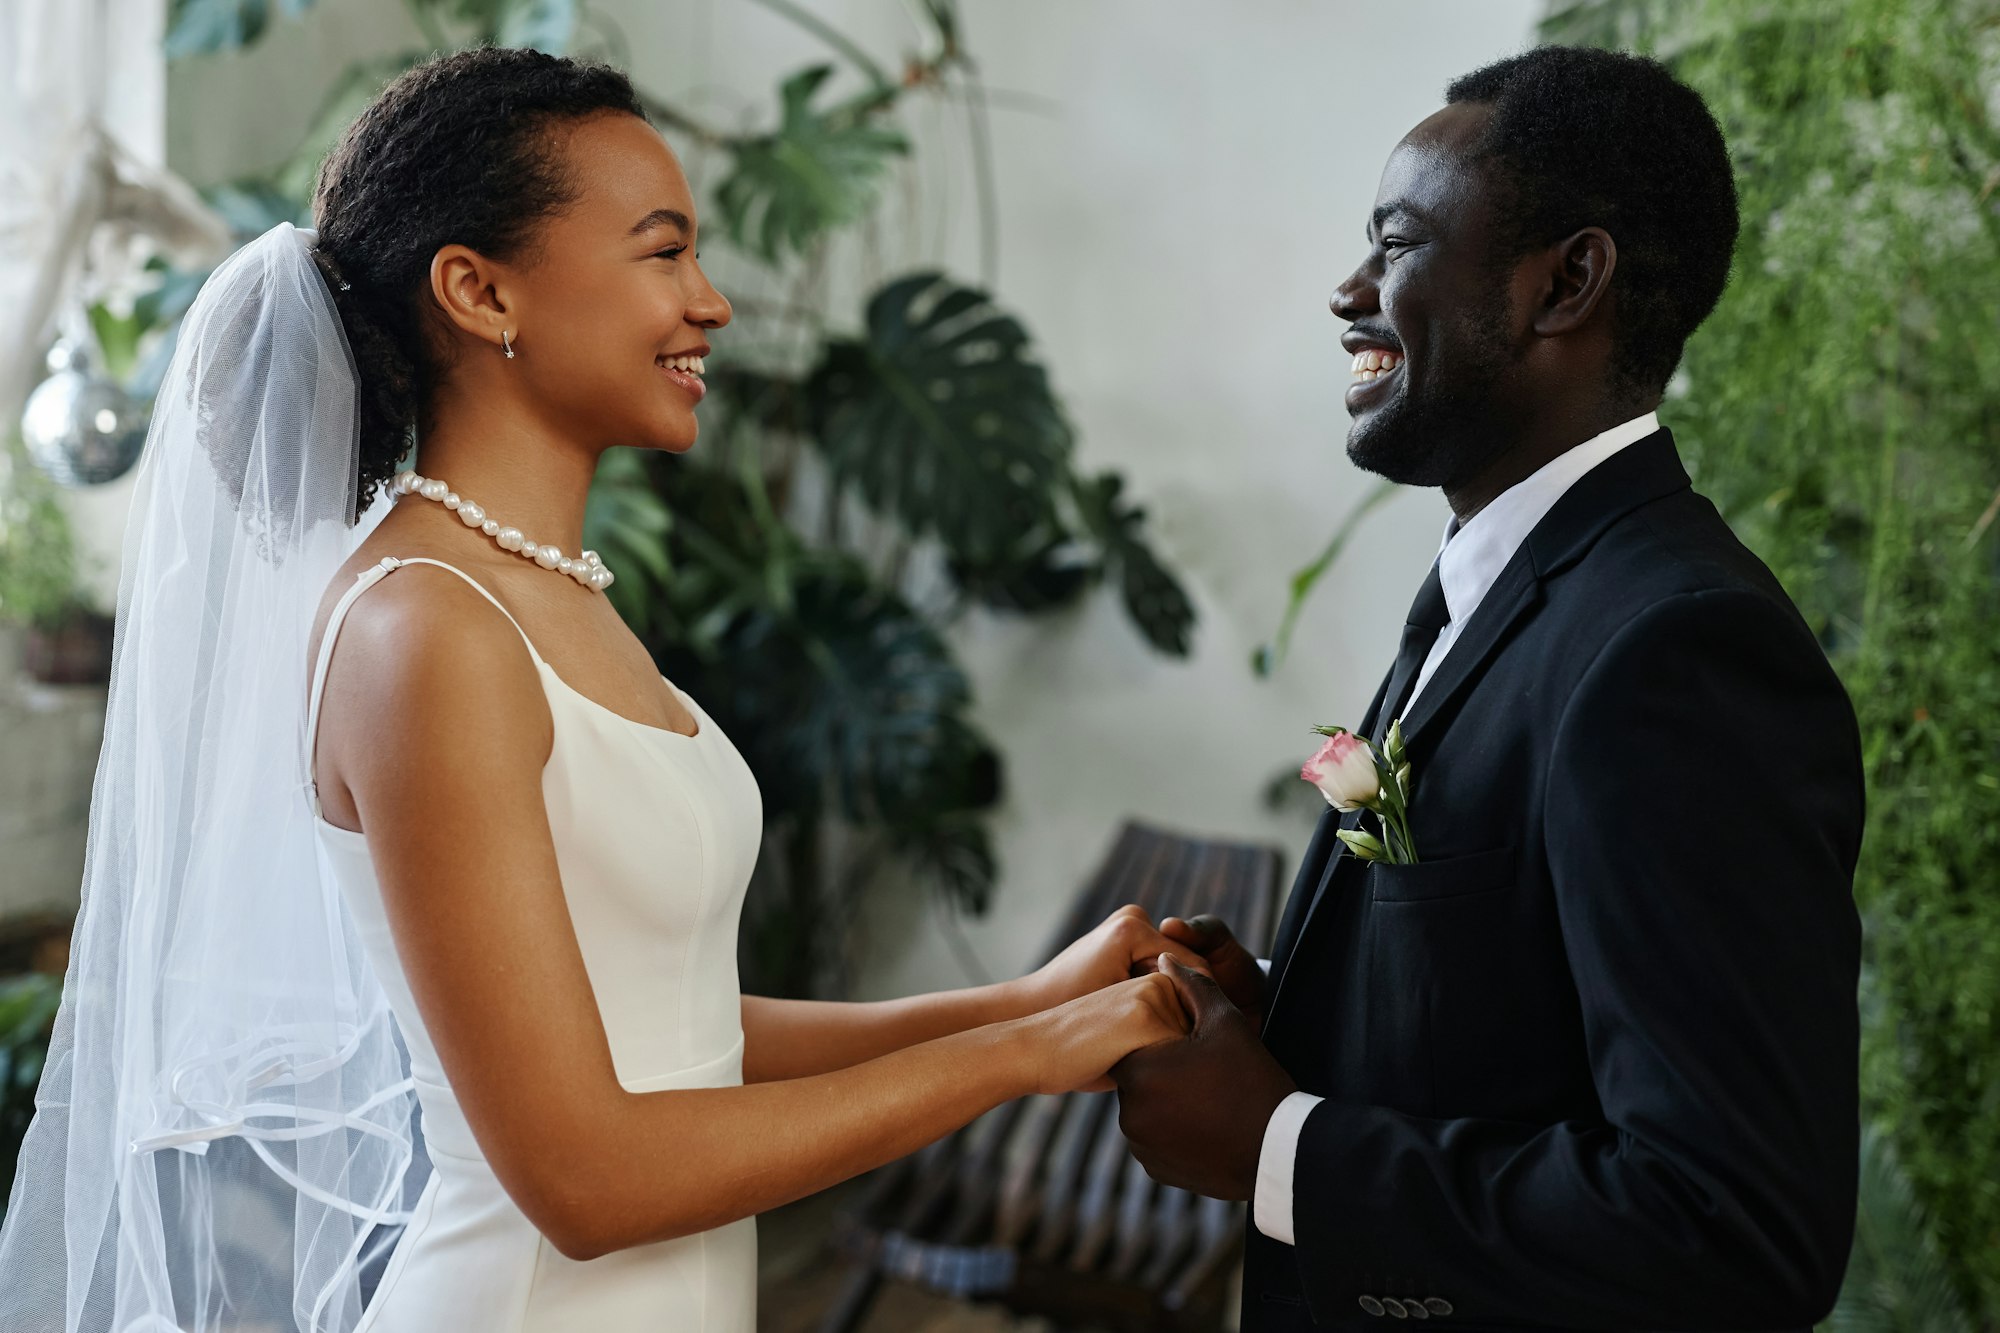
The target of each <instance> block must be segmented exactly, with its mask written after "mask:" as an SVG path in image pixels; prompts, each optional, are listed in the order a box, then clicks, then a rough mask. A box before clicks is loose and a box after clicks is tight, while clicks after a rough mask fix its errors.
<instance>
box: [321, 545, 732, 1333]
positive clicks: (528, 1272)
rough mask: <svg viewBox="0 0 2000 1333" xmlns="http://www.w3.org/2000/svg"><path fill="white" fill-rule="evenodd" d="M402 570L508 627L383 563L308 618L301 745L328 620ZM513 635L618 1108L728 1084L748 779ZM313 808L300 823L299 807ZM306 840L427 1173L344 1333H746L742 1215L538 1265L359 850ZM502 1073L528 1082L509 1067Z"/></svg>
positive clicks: (401, 564) (717, 743)
mask: <svg viewBox="0 0 2000 1333" xmlns="http://www.w3.org/2000/svg"><path fill="white" fill-rule="evenodd" d="M419 564H422V565H434V566H436V567H438V568H440V569H447V570H450V571H451V572H452V573H453V574H456V575H457V576H458V577H459V578H462V579H464V580H465V581H466V582H467V583H470V584H472V586H473V587H474V588H476V589H478V590H479V592H480V594H481V595H482V596H484V597H485V598H486V600H488V601H489V602H492V603H493V605H494V606H495V607H496V608H498V609H499V610H500V613H501V614H502V615H507V618H508V620H509V621H510V622H513V619H514V618H513V617H512V616H511V615H508V613H507V609H506V608H505V607H503V606H501V605H500V602H499V601H498V599H496V598H495V597H494V596H493V595H492V594H491V593H488V592H487V591H486V590H485V589H484V588H482V587H480V585H479V584H478V583H477V582H476V581H475V580H473V579H472V578H471V577H470V576H468V575H467V574H465V573H464V572H463V571H462V570H459V569H456V568H453V567H452V566H450V565H447V564H444V563H443V562H441V561H436V560H427V559H411V560H396V559H394V558H388V559H384V560H383V561H382V562H381V563H380V564H379V565H377V566H375V567H374V568H372V569H369V570H367V571H366V572H364V573H363V574H361V575H360V576H359V577H358V578H357V579H356V581H355V584H354V586H353V587H351V588H349V589H348V590H347V592H346V594H345V595H344V596H342V597H341V599H340V601H339V602H338V603H337V604H336V606H335V607H334V611H333V615H332V617H331V618H330V619H329V620H328V622H327V627H326V633H325V637H324V639H323V641H322V644H321V647H320V652H319V660H318V665H317V667H316V669H315V671H314V673H313V685H312V702H311V715H310V717H311V720H310V721H309V722H308V729H307V735H308V741H309V743H310V738H311V737H312V736H313V735H314V734H315V733H316V730H317V727H318V718H319V697H320V691H321V689H322V688H323V686H324V684H325V680H326V668H327V663H328V661H330V660H331V657H332V652H333V644H334V639H335V636H336V635H338V634H339V632H340V625H341V621H342V620H343V619H344V618H345V617H346V615H347V611H348V608H349V607H351V606H352V605H353V604H354V600H355V599H356V598H357V597H359V596H361V595H362V594H363V593H364V592H366V591H367V589H369V588H370V587H373V586H374V585H375V584H376V583H378V582H380V581H381V580H382V579H383V578H384V577H386V576H387V575H388V574H390V573H391V572H392V571H394V570H396V569H399V568H405V567H407V566H411V565H419ZM406 577H407V576H406ZM514 628H515V629H516V630H519V629H520V624H519V622H514ZM521 639H522V642H523V643H526V644H527V649H528V653H529V655H530V656H531V657H533V658H534V661H535V666H536V668H537V669H538V670H539V671H540V673H541V677H542V688H543V690H544V692H545V693H546V694H547V696H548V701H549V711H550V713H551V715H552V716H553V717H554V720H555V744H554V748H553V749H552V751H551V752H550V755H549V760H548V765H547V767H545V768H544V769H543V770H542V794H543V797H544V798H545V799H546V801H547V802H548V813H549V828H550V831H551V833H552V834H553V836H554V839H555V849H556V859H557V863H558V864H559V866H560V867H561V870H562V889H563V897H564V899H565V900H566V901H567V903H568V905H569V916H570V922H571V924H572V925H573V926H574V927H575V929H576V939H577V944H578V945H579V946H580V947H581V948H582V951H583V960H584V963H585V965H586V967H587V968H588V970H589V973H590V984H591V989H592V990H593V991H594V992H595V993H596V997H597V1008H598V1013H599V1014H600V1015H601V1016H602V1018H603V1020H604V1030H605V1034H606V1036H607V1037H609V1039H610V1043H611V1054H612V1058H613V1061H614V1063H615V1064H616V1067H617V1072H618V1081H619V1083H620V1084H622V1085H623V1086H624V1087H625V1088H626V1089H627V1090H628V1091H631V1092H653V1091H658V1090H661V1089H667V1088H715V1087H728V1086H735V1085H738V1084H740V1083H741V1082H742V1081H743V1027H742V1010H741V992H740V991H739V989H738V984H737V976H736V930H737V919H738V917H739V915H740V913H741V910H742V905H743V893H744V889H745V888H746V886H747V885H748V883H749V879H750V870H751V866H752V864H753V863H754V862H755V860H756V857H757V847H758V841H759V837H760V834H761V829H762V825H763V818H762V808H761V805H762V803H761V800H760V797H759V795H758V791H757V784H756V781H755V779H754V778H752V776H751V774H750V769H749V767H748V765H746V764H745V763H744V761H743V758H742V756H741V755H739V754H738V753H737V751H736V748H735V747H734V746H732V745H731V744H730V743H729V740H728V738H727V737H725V736H724V735H723V734H722V732H721V730H720V729H719V728H718V727H717V726H716V725H715V723H714V721H712V720H711V719H710V718H709V717H708V715H707V714H706V713H704V712H702V710H701V707H700V706H699V705H698V704H696V703H695V702H694V701H693V700H692V699H689V698H688V697H687V696H686V695H679V697H680V698H681V699H682V700H683V702H685V703H686V704H687V706H688V709H689V711H690V712H691V713H693V715H694V717H695V719H696V721H697V722H698V723H699V730H698V731H697V733H696V734H695V735H693V736H683V735H681V734H680V733H678V732H672V731H667V730H664V729H662V728H659V727H652V726H647V725H645V724H643V723H639V722H634V721H632V720H630V719H629V718H625V717H622V716H620V715H619V714H617V713H614V712H612V711H611V710H610V709H608V708H605V707H604V706H603V705H601V704H598V703H596V702H594V701H592V700H591V699H589V698H587V697H585V696H584V695H582V694H579V693H577V692H576V691H575V690H574V689H572V688H570V687H569V686H568V685H567V684H565V683H564V682H563V680H562V678H561V677H560V676H558V675H556V673H555V671H554V669H553V668H551V667H550V666H549V664H548V663H547V662H544V661H543V660H542V657H541V654H539V653H537V652H536V651H535V646H534V644H533V643H532V642H529V640H528V636H527V634H526V632H525V631H523V632H522V634H521ZM669 688H672V687H671V685H670V686H669ZM676 693H677V694H678V693H679V692H678V691H676ZM307 753H311V751H310V749H308V751H307ZM313 803H314V814H315V816H317V815H318V813H319V809H318V798H317V793H314V794H313ZM316 827H317V828H318V831H319V850H320V856H321V858H322V865H323V866H324V867H325V869H326V871H327V873H329V874H331V875H332V876H333V877H334V879H335V881H336V882H337V883H338V884H339V886H340V890H341V893H342V896H343V897H344V898H345V900H346V902H347V905H348V907H349V909H350V910H351V911H352V913H353V915H354V918H355V921H356V923H357V925H358V927H359V932H360V935H361V937H362V938H363V940H365V941H366V946H367V951H368V957H369V961H370V962H371V964H372V965H373V967H374V969H375V972H376V974H377V975H378V976H379V977H380V978H381V981H382V984H383V986H384V988H385V989H386V990H387V992H388V996H389V1002H390V1007H391V1009H392V1010H393V1012H394V1013H395V1016H396V1021H397V1024H398V1026H399V1027H400V1028H401V1030H402V1036H403V1040H404V1043H405V1045H406V1046H407V1047H408V1049H409V1053H410V1071H411V1074H412V1075H413V1077H414V1079H415V1082H416V1093H417V1100H418V1104H419V1105H420V1106H421V1107H422V1112H423V1132H424V1139H425V1142H426V1144H427V1146H428V1148H429V1151H430V1157H431V1162H432V1165H433V1173H432V1175H431V1178H430V1181H429V1183H428V1184H427V1185H426V1186H425V1188H424V1191H423V1194H422V1196H421V1197H420V1198H419V1200H418V1201H417V1204H416V1206H415V1211H414V1215H413V1217H412V1219H411V1221H410V1224H409V1226H408V1228H407V1229H406V1230H405V1231H404V1233H403V1236H402V1238H401V1240H400V1241H399V1242H398V1243H397V1246H396V1250H395V1253H394V1254H393V1256H392V1257H391V1258H390V1261H389V1266H388V1268H387V1270H386V1271H385V1272H384V1273H383V1276H382V1280H381V1282H380V1284H379V1285H378V1286H377V1288H376V1291H375V1294H374V1296H373V1297H372V1298H371V1299H370V1301H369V1303H368V1306H367V1309H366V1312H365V1313H364V1314H363V1316H362V1318H361V1322H360V1324H359V1326H358V1327H357V1329H356V1333H449V1331H453V1330H467V1333H640V1331H641V1330H646V1331H647V1333H652V1331H654V1330H658V1331H659V1333H669V1331H671V1333H753V1330H754V1328H755V1325H756V1277H757V1272H756V1269H757V1233H756V1221H755V1219H754V1218H745V1219H744V1220H742V1221H740V1222H735V1223H732V1224H731V1225H729V1226H725V1227H719V1228H717V1229H716V1230H714V1231H709V1232H704V1233H702V1234H700V1235H694V1236H687V1237H683V1238H681V1239H678V1240H669V1241H662V1242H659V1243H656V1244H650V1245H642V1246H639V1247H637V1248H635V1249H629V1250H622V1251H619V1252H618V1253H615V1254H611V1255H606V1256H604V1257H603V1258H599V1259H592V1260H589V1261H587V1262H585V1261H578V1260H573V1259H568V1258H565V1257H564V1256H563V1255H561V1254H560V1253H558V1252H557V1251H556V1249H555V1248H554V1247H553V1246H552V1245H550V1244H549V1242H548V1241H547V1240H545V1239H544V1238H543V1237H542V1235H541V1234H540V1233H539V1232H538V1231H536V1230H535V1228H534V1226H533V1225H532V1224H531V1223H530V1222H529V1221H528V1219H527V1218H526V1217H525V1216H524V1215H523V1214H522V1212H521V1210H520V1209H518V1208H517V1207H515V1206H514V1202H513V1200H512V1199H510V1198H509V1197H508V1195H507V1192H506V1190H505V1189H503V1188H502V1187H501V1185H500V1182H499V1180H498V1179H497V1178H496V1177H495V1176H494V1174H493V1171H492V1168H491V1167H489V1166H488V1165H487V1163H486V1159H485V1158H484V1157H483V1156H482V1155H481V1153H480V1151H479V1145H478V1143H477V1142H476V1141H475V1140H474V1139H473V1136H472V1133H471V1130H470V1128H469V1127H468V1125H467V1123H466V1119H465V1116H464V1114H463V1112H462V1111H460V1109H459V1105H458V1099H457V1098H456V1097H454V1096H453V1095H452V1090H451V1085H450V1083H449V1082H447V1080H446V1078H445V1073H444V1070H443V1069H442V1068H441V1067H440V1066H439V1064H438V1057H437V1051H436V1049H435V1048H434V1047H433V1046H432V1044H431V1040H430V1037H429V1035H428V1034H427V1033H426V1032H425V1030H424V1023H423V1017H422V1015H421V1014H420V1013H419V1012H418V1010H417V1006H416V1004H415V1002H414V1001H413V1000H412V998H411V995H410V988H409V984H408V981H407V979H406V978H405V977H404V975H403V970H402V967H401V965H400V964H399V963H398V961H397V956H396V946H395V941H394V939H393V938H392V937H391V935H390V932H389V924H388V921H387V919H386V918H385V917H384V914H383V908H382V897H381V890H380V888H379V886H378V884H377V882H376V879H375V872H374V867H373V865H372V864H371V862H370V860H369V856H368V843H367V840H366V839H365V838H363V837H362V835H361V834H359V833H355V832H353V831H351V830H348V829H342V828H338V827H336V826H334V825H332V824H329V823H327V822H326V821H325V820H324V819H323V818H317V819H316ZM521 1077H522V1078H524V1079H532V1078H535V1077H538V1075H537V1074H536V1072H535V1071H534V1070H532V1069H523V1070H522V1071H521Z"/></svg>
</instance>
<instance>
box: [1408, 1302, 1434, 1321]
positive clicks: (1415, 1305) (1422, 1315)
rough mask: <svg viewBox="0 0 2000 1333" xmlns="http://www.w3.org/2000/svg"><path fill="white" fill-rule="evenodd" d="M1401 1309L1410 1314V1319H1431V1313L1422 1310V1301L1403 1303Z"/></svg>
mask: <svg viewBox="0 0 2000 1333" xmlns="http://www.w3.org/2000/svg"><path fill="white" fill-rule="evenodd" d="M1403 1308H1404V1309H1405V1310H1408V1311H1409V1312H1410V1318H1412V1319H1429V1318H1430V1317H1431V1312H1430V1311H1429V1310H1426V1309H1425V1308H1424V1303H1423V1302H1422V1301H1416V1300H1410V1301H1404V1302H1403Z"/></svg>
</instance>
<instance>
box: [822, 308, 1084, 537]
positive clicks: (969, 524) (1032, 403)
mask: <svg viewBox="0 0 2000 1333" xmlns="http://www.w3.org/2000/svg"><path fill="white" fill-rule="evenodd" d="M1027 346H1028V333H1027V330H1025V329H1023V328H1022V327H1021V325H1020V324H1019V322H1017V321H1016V320H1015V319H1014V318H1013V316H1011V315H1008V314H1006V313H1004V312H1003V311H1001V310H1000V309H998V308H997V307H995V306H994V304H993V303H992V301H991V300H990V299H989V298H988V297H987V295H986V293H984V292H981V291H978V290H976V289H974V288H970V287H961V286H959V285H958V284H956V283H954V282H952V281H951V280H950V279H948V278H946V277H944V276H943V275H942V274H937V273H917V274H913V275H911V276H909V277H906V278H901V279H898V280H897V281H895V282H892V283H890V284H889V285H888V286H887V287H884V288H883V289H882V290H881V291H880V292H878V293H877V294H876V295H875V297H874V299H873V300H871V301H870V302H869V303H868V327H867V334H866V337H865V338H864V339H862V340H860V341H847V340H837V341H833V342H830V343H828V345H827V348H826V352H825V356H824V357H823V359H822V360H821V362H820V365H819V368H818V369H817V370H815V371H814V372H813V376H812V378H811V380H810V381H809V382H808V383H807V386H806V398H807V411H806V416H807V420H808V423H809V426H810V429H811V431H812V434H813V436H814V437H815V439H816V440H817V441H818V443H819V446H820V448H821V449H822V450H823V451H824V452H825V454H826V457H827V460H828V461H829V462H830V463H831V464H832V466H833V469H834V474H835V477H836V479H837V480H838V481H839V482H840V483H841V484H842V485H844V486H852V487H853V488H855V489H856V490H858V491H859V492H860V493H861V495H862V497H863V498H864V499H865V500H867V502H868V503H869V504H870V505H871V506H873V507H874V508H875V509H876V510H877V511H879V512H881V513H884V514H887V515H891V516H894V517H896V518H899V519H901V520H902V522H903V524H904V526H906V527H907V528H908V529H909V530H910V531H911V532H913V533H915V534H919V535H935V536H936V537H937V538H938V539H939V540H940V541H942V542H943V543H944V545H945V548H946V550H947V551H948V552H949V554H950V555H951V556H952V557H954V558H955V559H958V560H961V561H964V562H966V563H967V564H970V565H974V566H987V565H994V564H998V563H1004V562H1005V560H1006V558H1007V556H1008V553H1009V552H1011V551H1013V550H1014V549H1015V544H1016V543H1017V542H1018V541H1019V540H1020V538H1021V535H1022V534H1023V533H1025V532H1031V531H1033V530H1035V529H1037V528H1042V527H1051V526H1055V521H1054V515H1053V506H1054V497H1055V495H1056V493H1057V487H1058V485H1059V484H1060V483H1061V482H1062V481H1063V480H1064V479H1065V478H1066V477H1067V475H1068V465H1069V454H1070V448H1071V435H1070V429H1069V425H1068V423H1067V422H1065V421H1064V420H1063V415H1062V411H1061V409H1060V408H1059V407H1058V406H1057V404H1056V399H1055V395H1054V394H1053V393H1052V392H1051V391H1050V389H1049V381H1048V376H1047V374H1046V373H1044V371H1043V370H1042V368H1041V366H1039V365H1037V364H1036V363H1035V362H1034V361H1032V360H1030V359H1029V357H1028V355H1027Z"/></svg>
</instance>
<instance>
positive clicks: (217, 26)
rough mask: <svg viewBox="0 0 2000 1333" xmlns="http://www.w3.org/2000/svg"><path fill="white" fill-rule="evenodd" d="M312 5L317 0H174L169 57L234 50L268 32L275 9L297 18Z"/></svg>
mask: <svg viewBox="0 0 2000 1333" xmlns="http://www.w3.org/2000/svg"><path fill="white" fill-rule="evenodd" d="M312 7H313V0H173V7H172V8H171V9H169V10H168V11H167V40H166V44H165V51H166V57H167V59H169V60H179V59H181V58H182V57H183V56H197V55H210V54H213V53H214V52H217V51H234V50H236V49H238V48H239V47H244V46H248V45H250V44H251V43H252V42H255V41H256V40H257V39H258V38H259V37H262V36H263V35H264V29H265V28H267V27H269V26H270V23H271V11H272V10H274V9H275V10H277V11H278V12H279V13H281V14H283V15H284V16H285V17H286V18H297V17H298V16H299V15H301V14H303V13H305V12H306V11H307V10H308V9H311V8H312Z"/></svg>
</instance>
